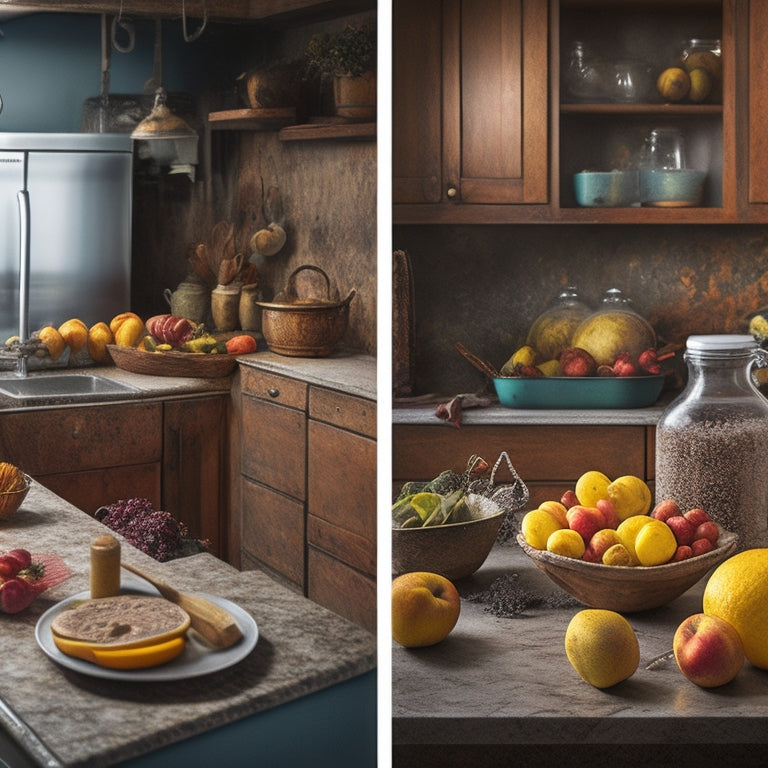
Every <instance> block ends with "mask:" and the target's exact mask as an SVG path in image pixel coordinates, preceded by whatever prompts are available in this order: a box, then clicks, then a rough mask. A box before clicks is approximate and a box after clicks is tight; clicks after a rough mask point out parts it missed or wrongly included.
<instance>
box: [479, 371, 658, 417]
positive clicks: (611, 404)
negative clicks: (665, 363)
mask: <svg viewBox="0 0 768 768" xmlns="http://www.w3.org/2000/svg"><path fill="white" fill-rule="evenodd" d="M493 385H494V387H495V389H496V394H497V395H498V398H499V402H500V403H501V404H502V405H503V406H506V407H507V408H552V409H559V408H647V407H648V406H650V405H653V404H654V403H655V402H656V400H657V399H658V397H659V395H660V394H661V389H662V387H663V386H664V376H662V375H658V376H590V377H580V378H576V377H568V376H546V377H543V378H538V379H535V378H522V377H511V376H510V377H504V376H502V377H498V378H494V380H493Z"/></svg>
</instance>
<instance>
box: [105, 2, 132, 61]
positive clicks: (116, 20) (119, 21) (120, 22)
mask: <svg viewBox="0 0 768 768" xmlns="http://www.w3.org/2000/svg"><path fill="white" fill-rule="evenodd" d="M118 27H120V29H121V30H123V32H125V33H126V35H128V42H127V43H126V44H122V43H119V42H118V41H117V28H118ZM111 37H112V47H113V48H114V49H115V50H116V51H119V52H120V53H130V52H131V51H132V50H133V46H134V44H135V42H136V29H135V27H134V26H133V22H132V21H131V20H130V19H128V18H126V19H125V20H124V19H123V0H120V10H119V11H118V12H117V16H113V17H112V33H111Z"/></svg>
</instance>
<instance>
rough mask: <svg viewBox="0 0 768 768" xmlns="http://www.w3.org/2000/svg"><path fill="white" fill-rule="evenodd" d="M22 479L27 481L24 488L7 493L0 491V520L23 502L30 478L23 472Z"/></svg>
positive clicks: (14, 510) (7, 516) (9, 514)
mask: <svg viewBox="0 0 768 768" xmlns="http://www.w3.org/2000/svg"><path fill="white" fill-rule="evenodd" d="M24 479H25V480H26V481H27V485H26V488H22V489H20V490H18V491H10V492H8V493H0V520H4V519H7V518H9V517H10V516H11V515H12V514H13V513H14V512H16V510H17V509H18V508H19V507H20V506H21V505H22V504H23V503H24V499H26V498H27V494H28V493H29V489H30V486H31V485H32V478H31V477H30V476H29V475H26V474H25V475H24Z"/></svg>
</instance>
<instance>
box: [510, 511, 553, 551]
mask: <svg viewBox="0 0 768 768" xmlns="http://www.w3.org/2000/svg"><path fill="white" fill-rule="evenodd" d="M562 527H563V526H562V525H560V523H558V522H557V520H555V518H554V517H552V515H550V514H549V512H546V511H545V510H543V509H532V510H531V511H530V512H526V513H525V517H523V521H522V522H521V523H520V531H521V532H522V534H523V536H524V538H525V540H526V541H527V542H528V544H530V546H532V547H533V548H534V549H546V548H547V540H548V539H549V537H550V536H551V535H552V534H553V533H554V532H555V531H559V530H560V529H561V528H562Z"/></svg>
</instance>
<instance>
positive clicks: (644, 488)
mask: <svg viewBox="0 0 768 768" xmlns="http://www.w3.org/2000/svg"><path fill="white" fill-rule="evenodd" d="M607 493H608V498H609V499H610V501H611V503H612V504H613V508H614V509H615V510H616V517H618V518H619V522H621V521H622V520H626V519H627V518H628V517H632V516H633V515H647V514H648V513H649V512H650V510H651V503H652V501H653V498H652V495H651V489H650V488H649V487H648V485H647V484H646V482H645V481H644V480H642V479H641V478H639V477H636V476H635V475H622V476H621V477H617V478H616V479H615V480H614V481H613V482H612V483H611V484H610V485H609V486H608V488H607ZM576 495H577V496H578V494H576Z"/></svg>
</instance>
